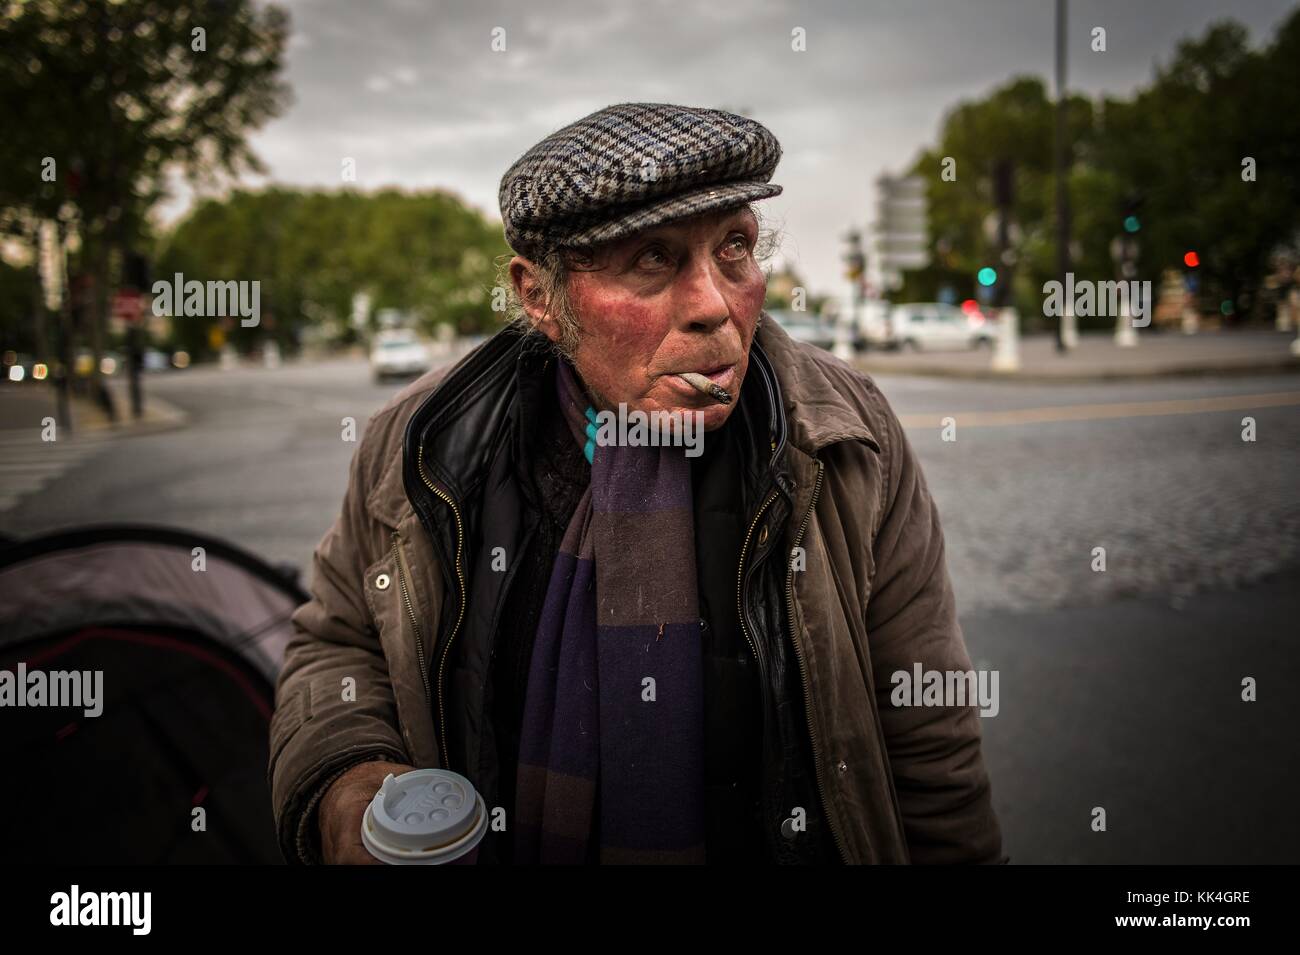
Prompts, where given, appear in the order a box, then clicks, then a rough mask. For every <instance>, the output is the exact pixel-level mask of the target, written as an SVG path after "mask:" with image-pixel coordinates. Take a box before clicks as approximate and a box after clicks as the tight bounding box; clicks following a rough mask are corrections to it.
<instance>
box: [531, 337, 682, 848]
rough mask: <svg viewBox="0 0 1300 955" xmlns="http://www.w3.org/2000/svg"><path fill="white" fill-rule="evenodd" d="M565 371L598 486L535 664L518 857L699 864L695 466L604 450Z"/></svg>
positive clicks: (649, 452)
mask: <svg viewBox="0 0 1300 955" xmlns="http://www.w3.org/2000/svg"><path fill="white" fill-rule="evenodd" d="M558 366H559V369H558V373H557V388H558V391H559V397H560V407H561V409H562V410H563V413H564V415H565V418H566V420H567V421H568V423H569V425H570V428H571V430H572V431H573V435H574V438H575V439H576V440H577V441H578V443H579V444H581V445H583V449H584V451H585V452H586V455H587V459H588V461H590V462H591V484H590V486H589V487H588V488H587V490H586V491H585V492H584V494H583V496H582V499H581V500H580V501H579V502H578V507H577V509H576V510H575V512H574V515H573V518H572V520H571V521H570V522H569V526H568V528H567V529H566V531H565V534H564V538H563V541H562V542H561V544H560V550H559V553H558V554H557V556H556V559H555V564H554V567H553V569H552V571H551V579H550V584H549V586H548V588H547V591H546V598H545V602H544V603H543V607H542V617H541V621H540V623H539V624H538V629H537V637H536V642H535V643H534V647H533V655H532V661H531V664H530V667H529V674H528V689H527V692H526V694H525V702H524V720H523V729H522V735H521V739H520V750H519V775H518V785H517V791H516V793H517V795H516V799H517V804H516V814H515V825H516V832H515V856H516V860H517V861H520V862H541V863H568V864H574V863H583V862H587V861H589V860H592V859H594V858H599V861H600V862H602V863H702V862H703V861H704V700H703V673H702V662H701V634H700V616H699V601H698V594H697V592H696V587H697V584H696V576H695V531H694V520H695V515H694V502H693V498H692V492H691V472H690V462H689V461H688V460H687V459H686V456H685V454H684V453H683V449H682V448H681V447H672V446H661V447H648V446H642V447H620V446H602V447H597V446H596V442H595V437H596V418H595V412H594V410H593V409H592V408H591V407H590V405H589V403H588V401H587V398H586V395H585V393H584V392H583V389H582V386H581V384H580V383H579V381H578V379H577V376H576V375H575V373H574V371H573V369H572V368H571V367H570V365H569V364H568V363H567V362H565V361H560V362H559V363H558ZM596 849H598V850H599V851H598V853H597V852H596V851H595V850H596Z"/></svg>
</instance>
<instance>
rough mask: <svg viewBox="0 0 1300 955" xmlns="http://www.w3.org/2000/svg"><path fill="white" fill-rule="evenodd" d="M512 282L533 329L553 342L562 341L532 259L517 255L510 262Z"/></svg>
mask: <svg viewBox="0 0 1300 955" xmlns="http://www.w3.org/2000/svg"><path fill="white" fill-rule="evenodd" d="M510 282H511V284H512V285H514V287H515V295H516V296H518V298H519V301H520V302H521V303H522V304H523V308H524V312H525V314H527V315H528V318H529V320H530V321H531V322H532V324H533V328H536V329H538V330H539V331H541V332H542V334H544V335H545V336H546V337H547V338H549V339H550V340H551V341H553V342H556V341H559V340H560V327H559V325H558V324H557V323H556V321H555V317H554V316H553V315H552V314H551V312H550V309H549V308H548V306H549V304H550V303H549V302H547V301H546V294H545V290H544V289H543V287H542V282H541V279H540V278H539V277H538V267H537V264H536V263H535V262H533V261H532V260H531V259H526V258H524V257H523V256H522V255H516V256H515V257H514V258H513V259H511V260H510Z"/></svg>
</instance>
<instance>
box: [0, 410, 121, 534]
mask: <svg viewBox="0 0 1300 955" xmlns="http://www.w3.org/2000/svg"><path fill="white" fill-rule="evenodd" d="M111 437H112V436H111V435H107V434H88V435H76V436H74V437H71V438H64V439H62V440H60V441H42V440H41V432H40V429H38V428H30V429H22V430H17V429H14V430H9V431H0V513H4V512H5V511H8V510H10V509H11V508H14V507H16V506H17V505H18V504H19V503H21V501H22V499H23V498H24V497H27V496H28V495H30V494H33V493H35V492H38V491H40V490H42V489H43V488H45V487H46V486H47V485H49V484H52V483H53V482H54V481H56V480H58V478H60V477H61V476H62V475H63V474H64V473H66V472H67V471H68V469H69V468H72V467H73V466H75V465H78V464H80V463H82V462H83V461H86V460H87V459H89V458H91V457H93V456H95V455H96V454H97V453H98V452H99V451H101V450H102V449H103V448H104V447H105V445H106V443H107V440H108V439H109V438H111Z"/></svg>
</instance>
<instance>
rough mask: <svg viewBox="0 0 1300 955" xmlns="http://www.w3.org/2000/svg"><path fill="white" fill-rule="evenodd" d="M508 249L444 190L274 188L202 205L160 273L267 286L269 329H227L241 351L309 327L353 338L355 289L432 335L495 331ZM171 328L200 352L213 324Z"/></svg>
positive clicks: (168, 248)
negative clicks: (501, 261) (495, 299)
mask: <svg viewBox="0 0 1300 955" xmlns="http://www.w3.org/2000/svg"><path fill="white" fill-rule="evenodd" d="M508 251H509V249H508V247H507V246H506V245H505V241H504V237H503V236H502V233H501V229H500V227H499V226H497V225H493V224H491V223H489V222H487V221H486V220H485V219H484V218H483V217H482V216H481V215H480V214H479V213H478V212H476V211H474V210H473V209H471V208H469V207H468V206H466V205H464V204H463V203H462V202H461V201H460V200H459V199H457V198H456V197H455V196H453V195H450V194H448V193H446V192H440V191H435V192H403V191H400V190H397V189H385V190H382V191H379V192H376V193H372V194H364V193H360V192H357V191H355V190H340V191H333V192H326V191H320V190H312V191H303V190H293V189H283V188H276V189H267V190H264V191H258V192H249V191H237V192H235V193H233V194H232V195H231V196H229V198H227V199H224V200H222V201H217V200H207V201H205V202H202V203H200V204H199V205H197V206H196V207H195V208H194V209H193V210H192V211H191V212H190V213H189V215H187V216H186V217H185V218H184V219H183V220H182V221H181V222H179V223H177V225H176V226H175V228H174V229H172V230H171V231H170V232H169V233H168V234H167V236H165V238H164V239H163V241H162V242H161V244H160V248H159V249H158V255H157V262H158V269H157V277H158V278H159V279H169V278H170V277H171V276H172V275H173V274H174V273H176V272H181V273H183V274H184V276H185V278H186V279H187V280H189V279H197V280H199V281H208V280H227V279H235V280H241V281H259V282H261V296H262V299H261V301H262V312H263V316H264V317H263V322H262V327H260V328H250V329H242V328H240V327H239V326H238V323H237V322H236V323H227V324H231V325H233V327H230V328H229V332H230V334H231V336H232V338H233V340H234V342H235V343H236V344H237V345H247V344H248V343H249V342H250V341H251V340H252V339H253V338H256V337H260V336H261V335H263V334H265V333H267V332H270V333H271V334H273V335H275V336H276V337H277V338H279V339H280V340H281V342H282V343H284V344H285V345H288V346H289V347H293V346H294V345H295V344H296V343H297V341H298V339H299V336H300V334H301V332H302V330H303V328H304V326H306V325H308V324H316V325H319V326H321V328H322V331H323V332H324V334H325V336H326V337H328V338H332V339H335V340H340V339H345V338H346V337H347V335H348V323H349V320H350V317H351V313H352V300H353V296H354V295H355V294H356V293H358V292H364V293H366V294H367V295H369V297H370V307H371V309H372V311H374V310H378V309H381V308H395V309H400V310H402V311H403V312H406V313H408V314H409V315H411V316H412V318H413V320H414V323H415V324H416V325H417V326H418V327H420V328H421V329H422V330H424V331H425V332H426V333H430V332H432V331H433V329H434V328H435V327H436V326H438V325H442V324H446V325H450V326H451V327H452V328H454V329H456V330H457V331H460V332H465V333H472V332H479V331H487V330H489V329H491V328H493V327H495V324H496V319H497V315H496V313H494V312H493V311H492V309H491V289H492V285H493V282H494V279H495V261H494V260H495V259H496V257H497V256H500V255H503V254H506V253H508ZM268 319H269V321H268ZM173 324H174V326H175V334H176V336H177V339H178V341H181V342H183V343H184V344H185V346H186V347H187V348H189V349H190V350H191V351H194V352H198V351H200V350H201V349H203V348H204V347H205V343H206V341H207V326H208V322H207V321H206V320H204V319H195V318H178V319H177V320H176V321H175V322H174V323H173Z"/></svg>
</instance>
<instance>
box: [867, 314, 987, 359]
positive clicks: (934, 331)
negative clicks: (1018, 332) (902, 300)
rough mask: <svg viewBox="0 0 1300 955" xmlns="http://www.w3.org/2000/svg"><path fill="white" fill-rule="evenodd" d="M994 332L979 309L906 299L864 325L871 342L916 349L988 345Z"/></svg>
mask: <svg viewBox="0 0 1300 955" xmlns="http://www.w3.org/2000/svg"><path fill="white" fill-rule="evenodd" d="M995 339H996V332H995V331H994V330H993V328H992V327H991V326H990V325H989V324H988V323H987V322H986V321H985V319H984V316H983V315H982V314H981V313H979V312H973V313H971V314H967V313H966V312H963V311H962V310H961V309H960V308H958V307H957V306H955V305H947V304H944V303H942V302H909V303H906V304H903V305H895V306H894V307H893V308H891V309H890V310H889V313H888V318H887V320H886V321H884V322H883V323H881V322H878V323H876V324H875V325H874V326H873V327H872V328H870V329H868V335H867V340H868V342H869V343H870V344H873V345H884V346H886V347H892V348H911V349H915V350H917V351H922V350H924V351H945V350H960V349H966V348H979V347H981V346H985V345H992V344H993V343H994V340H995Z"/></svg>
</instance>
